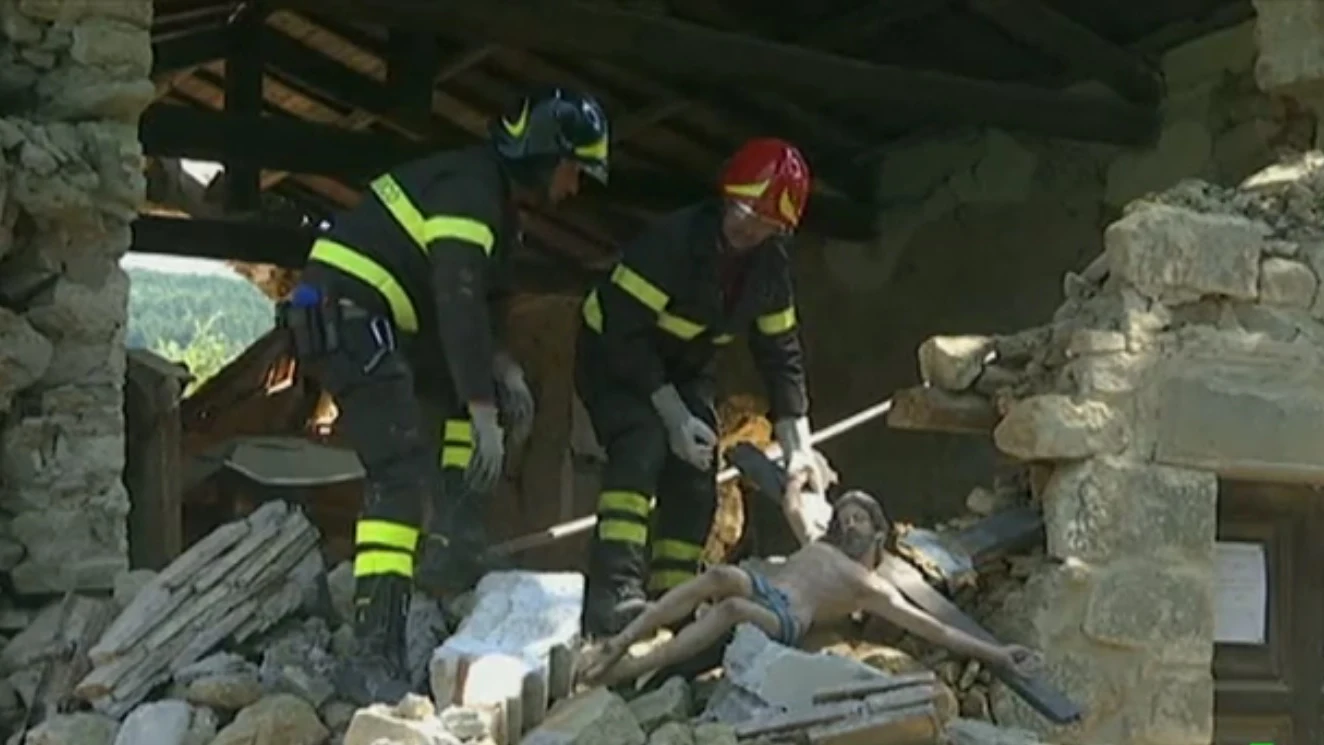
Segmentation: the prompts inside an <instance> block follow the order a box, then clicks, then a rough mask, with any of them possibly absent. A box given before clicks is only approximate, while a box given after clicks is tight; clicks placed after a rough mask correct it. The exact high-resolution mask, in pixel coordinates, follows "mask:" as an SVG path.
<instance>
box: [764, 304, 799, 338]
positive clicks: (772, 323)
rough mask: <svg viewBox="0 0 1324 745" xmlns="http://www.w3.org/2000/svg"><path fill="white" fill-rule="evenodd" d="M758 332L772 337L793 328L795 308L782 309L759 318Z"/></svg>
mask: <svg viewBox="0 0 1324 745" xmlns="http://www.w3.org/2000/svg"><path fill="white" fill-rule="evenodd" d="M758 327H759V331H761V332H763V333H764V334H767V335H768V336H772V335H774V334H781V333H785V332H787V331H790V330H791V329H793V328H795V307H794V306H791V307H788V308H784V309H782V310H779V311H777V312H775V313H768V314H766V315H762V316H759V319H758Z"/></svg>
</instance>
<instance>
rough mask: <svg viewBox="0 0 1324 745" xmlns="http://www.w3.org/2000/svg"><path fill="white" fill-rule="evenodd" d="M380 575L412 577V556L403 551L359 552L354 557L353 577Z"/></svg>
mask: <svg viewBox="0 0 1324 745" xmlns="http://www.w3.org/2000/svg"><path fill="white" fill-rule="evenodd" d="M380 574H398V575H400V576H402V577H413V576H414V555H413V554H412V553H405V552H403V551H360V552H358V554H356V555H355V556H354V576H355V577H371V576H373V575H380Z"/></svg>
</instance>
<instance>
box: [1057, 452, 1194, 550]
mask: <svg viewBox="0 0 1324 745" xmlns="http://www.w3.org/2000/svg"><path fill="white" fill-rule="evenodd" d="M1217 503H1218V481H1217V478H1216V477H1215V476H1214V475H1213V474H1211V473H1208V472H1204V471H1188V470H1185V469H1180V468H1171V467H1167V466H1157V465H1148V464H1139V463H1131V462H1128V461H1124V460H1120V459H1116V458H1093V459H1090V460H1087V461H1084V462H1082V463H1075V464H1071V465H1064V466H1061V467H1059V468H1057V469H1056V470H1055V471H1054V472H1053V476H1052V477H1051V478H1050V479H1049V482H1048V485H1047V487H1046V489H1045V490H1044V495H1043V508H1044V528H1045V532H1046V537H1047V548H1048V553H1049V555H1051V556H1055V557H1058V558H1061V559H1065V558H1068V557H1076V558H1079V559H1081V560H1084V561H1087V562H1100V563H1102V562H1107V561H1110V560H1112V559H1115V558H1118V557H1126V556H1150V555H1155V554H1157V553H1168V552H1171V553H1176V554H1179V555H1185V556H1187V557H1190V558H1191V559H1192V560H1194V561H1203V562H1209V561H1211V560H1212V555H1213V550H1214V530H1215V525H1216V521H1217V514H1218V512H1217Z"/></svg>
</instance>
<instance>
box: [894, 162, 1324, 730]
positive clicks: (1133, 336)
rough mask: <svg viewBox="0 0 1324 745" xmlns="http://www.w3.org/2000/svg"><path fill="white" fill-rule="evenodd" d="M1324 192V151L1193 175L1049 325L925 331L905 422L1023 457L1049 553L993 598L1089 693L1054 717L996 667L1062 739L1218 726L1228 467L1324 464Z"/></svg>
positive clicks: (1052, 672) (1164, 196) (1141, 212)
mask: <svg viewBox="0 0 1324 745" xmlns="http://www.w3.org/2000/svg"><path fill="white" fill-rule="evenodd" d="M1321 205H1324V154H1321V153H1317V152H1316V153H1307V154H1304V155H1301V156H1296V157H1293V158H1292V159H1290V160H1285V161H1283V162H1281V163H1279V164H1277V165H1275V166H1272V167H1270V168H1267V169H1265V170H1264V171H1261V172H1260V173H1257V174H1255V175H1253V176H1251V177H1250V178H1249V179H1247V180H1246V181H1245V182H1244V183H1242V184H1241V185H1240V186H1239V187H1237V188H1223V187H1218V186H1215V185H1212V184H1208V183H1205V182H1201V181H1195V180H1188V181H1183V182H1181V183H1179V184H1177V185H1176V186H1174V187H1172V188H1171V189H1168V190H1166V191H1163V192H1160V193H1156V194H1152V195H1149V196H1147V197H1145V198H1143V199H1140V200H1137V201H1135V202H1133V203H1131V204H1130V205H1128V207H1127V208H1126V209H1125V210H1124V212H1123V214H1122V215H1121V217H1120V218H1119V219H1118V220H1116V221H1115V222H1114V223H1112V224H1111V225H1110V226H1108V228H1107V229H1106V231H1105V234H1104V238H1105V240H1104V243H1105V251H1104V253H1103V254H1101V255H1100V256H1098V257H1097V258H1096V259H1095V260H1094V261H1093V262H1092V263H1090V264H1089V265H1088V266H1087V267H1086V268H1085V269H1083V270H1082V271H1081V272H1079V273H1071V274H1068V275H1067V276H1066V278H1065V281H1064V285H1063V290H1064V295H1065V301H1064V302H1063V304H1062V305H1061V307H1060V308H1059V309H1058V311H1057V312H1056V313H1055V314H1054V316H1053V318H1052V320H1051V321H1050V322H1049V323H1047V324H1045V325H1043V326H1041V327H1038V328H1032V329H1027V330H1025V331H1021V332H1019V333H1014V334H1008V335H1004V336H990V337H978V336H950V337H935V338H932V339H930V340H928V341H927V342H926V343H925V344H924V345H923V346H922V348H921V350H920V353H919V363H920V369H921V373H922V375H923V378H924V380H925V382H926V386H925V387H923V388H917V389H913V390H910V391H906V392H904V393H903V394H902V396H901V397H900V401H901V403H900V404H899V405H898V407H897V410H896V411H894V414H896V416H895V417H894V420H893V422H892V423H893V424H894V425H896V426H901V427H907V428H914V429H938V430H944V431H961V432H982V433H985V434H991V435H992V438H993V440H994V442H995V444H996V445H997V447H998V449H999V450H1000V451H1001V452H1002V453H1003V454H1005V455H1006V456H1010V457H1012V458H1014V459H1016V460H1017V461H1019V462H1020V463H1022V464H1023V465H1024V467H1025V471H1024V472H1025V473H1026V475H1027V476H1028V479H1027V482H1028V483H1027V484H1026V486H1027V487H1028V492H1029V495H1030V498H1031V500H1032V504H1033V505H1035V506H1036V507H1037V508H1038V509H1039V510H1041V511H1042V513H1043V529H1044V537H1043V541H1042V546H1043V554H1042V555H1040V556H1038V557H1022V558H1016V557H1009V558H1008V560H1007V562H1006V566H1007V569H1008V572H1007V576H1008V577H1009V578H1010V579H1012V580H1017V581H1015V582H1010V583H1003V584H1002V587H1001V588H1000V589H999V590H997V591H996V592H993V593H990V595H992V596H994V597H991V598H989V597H985V598H982V601H983V602H981V603H980V604H981V605H983V606H984V607H985V609H986V611H988V612H989V617H990V626H991V627H992V628H993V629H994V630H995V631H998V632H999V633H1002V634H1003V635H1005V636H1006V637H1007V638H1009V639H1010V640H1013V641H1019V642H1022V643H1025V644H1027V645H1030V646H1033V647H1036V648H1039V649H1042V650H1044V652H1045V654H1046V661H1047V668H1048V669H1047V673H1046V674H1047V677H1048V679H1049V680H1050V681H1051V682H1052V683H1054V684H1055V685H1058V686H1060V687H1061V688H1062V689H1063V690H1064V691H1066V692H1067V693H1068V694H1069V695H1070V696H1071V697H1072V698H1073V699H1076V700H1079V701H1087V702H1090V704H1091V708H1092V713H1091V714H1089V715H1088V716H1086V717H1085V719H1084V721H1082V722H1080V723H1079V724H1077V725H1074V726H1071V727H1067V728H1058V727H1053V726H1050V725H1049V724H1048V723H1047V722H1046V721H1044V720H1043V719H1042V718H1040V717H1038V716H1037V715H1036V714H1034V713H1033V712H1032V711H1029V710H1028V709H1027V708H1026V707H1025V706H1024V704H1023V703H1022V702H1020V701H1018V700H1017V698H1016V697H1015V696H1013V695H1009V693H1008V691H1007V690H1006V689H1005V687H1003V686H1001V685H1000V684H995V685H994V686H993V688H992V691H991V697H990V703H991V712H992V715H993V718H994V719H996V720H997V721H998V722H1000V723H1003V724H1009V725H1014V726H1024V727H1027V728H1030V729H1033V730H1035V731H1036V732H1039V733H1041V734H1043V735H1046V736H1047V735H1051V736H1052V737H1053V738H1054V739H1060V740H1061V741H1062V742H1067V743H1078V742H1079V743H1084V742H1110V741H1122V740H1127V739H1128V738H1129V739H1139V740H1145V741H1151V740H1152V741H1155V742H1176V741H1181V742H1188V741H1189V742H1196V741H1208V739H1209V738H1210V736H1211V735H1210V733H1211V732H1212V727H1213V722H1212V710H1213V681H1212V676H1211V674H1210V661H1211V657H1212V654H1213V646H1214V638H1213V624H1212V618H1213V612H1212V608H1213V587H1214V582H1213V570H1214V567H1213V551H1214V535H1215V525H1216V521H1217V510H1216V497H1217V478H1218V477H1219V476H1223V477H1227V478H1233V479H1263V478H1272V479H1273V480H1288V481H1292V480H1301V479H1302V478H1303V477H1307V478H1312V479H1313V478H1314V477H1315V476H1316V475H1317V474H1318V473H1319V470H1320V468H1321V464H1320V462H1319V458H1318V453H1317V450H1316V449H1314V447H1315V446H1314V445H1313V444H1306V443H1317V442H1318V436H1319V435H1320V427H1319V424H1318V422H1319V421H1320V420H1321V419H1320V417H1321V416H1324V399H1322V398H1321V396H1320V395H1319V393H1318V391H1319V390H1321V383H1322V382H1324V380H1321V376H1320V374H1319V373H1318V370H1320V369H1321V368H1320V366H1319V363H1320V362H1321V361H1322V360H1324V294H1321V292H1320V287H1321V282H1322V280H1324V207H1322V206H1321ZM1000 501H1001V499H1000V498H999V497H998V494H997V492H996V491H995V492H990V493H987V494H985V493H982V492H981V493H978V494H972V495H971V499H970V505H969V506H970V507H972V508H978V509H979V510H980V511H986V510H991V509H993V507H994V503H999V502H1000ZM1002 507H1003V505H1000V504H999V505H998V508H999V509H1001V508H1002ZM1013 509H1015V508H1014V507H1013ZM938 563H939V564H941V562H938ZM939 568H943V567H941V566H940V567H939ZM980 580H981V582H984V581H986V580H991V581H996V579H995V578H994V576H993V575H991V574H990V573H988V572H982V573H981V577H980ZM1020 580H1024V581H1023V583H1022V582H1021V581H1020ZM998 596H1000V597H998ZM1140 609H1144V610H1143V612H1141V610H1140ZM1160 650H1161V651H1162V660H1163V662H1162V663H1161V664H1160V663H1155V662H1154V660H1156V659H1158V658H1156V657H1155V655H1156V654H1157V653H1158V652H1159V651H1160ZM1142 664H1146V665H1148V667H1147V668H1146V670H1147V672H1146V674H1145V676H1144V677H1143V678H1142V679H1140V680H1139V681H1137V680H1136V679H1135V677H1134V675H1133V674H1132V673H1133V671H1134V670H1136V669H1138V667H1137V666H1139V665H1142ZM972 708H973V704H972ZM1146 738H1148V739H1146Z"/></svg>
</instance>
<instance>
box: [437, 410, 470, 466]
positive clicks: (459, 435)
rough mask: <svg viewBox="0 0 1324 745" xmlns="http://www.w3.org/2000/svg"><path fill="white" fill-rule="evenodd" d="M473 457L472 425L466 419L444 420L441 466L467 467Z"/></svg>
mask: <svg viewBox="0 0 1324 745" xmlns="http://www.w3.org/2000/svg"><path fill="white" fill-rule="evenodd" d="M473 457H474V435H473V425H471V424H470V423H469V420H468V419H448V420H446V424H445V426H444V427H443V428H442V433H441V467H442V468H468V467H469V461H471V460H473Z"/></svg>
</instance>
